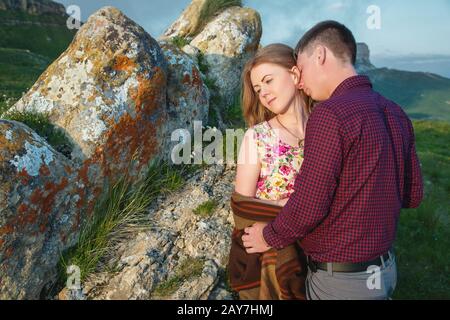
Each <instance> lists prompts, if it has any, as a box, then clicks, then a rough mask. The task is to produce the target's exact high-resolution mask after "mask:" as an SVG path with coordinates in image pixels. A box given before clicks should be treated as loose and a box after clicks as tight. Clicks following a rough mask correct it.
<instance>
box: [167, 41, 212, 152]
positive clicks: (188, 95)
mask: <svg viewBox="0 0 450 320" xmlns="http://www.w3.org/2000/svg"><path fill="white" fill-rule="evenodd" d="M160 46H161V49H162V51H163V54H164V56H165V58H166V61H167V64H168V78H167V114H168V122H167V126H166V128H165V130H166V132H167V135H166V136H167V137H168V139H166V140H167V141H169V140H170V133H171V132H173V131H174V130H176V129H180V128H183V129H188V130H189V131H190V132H191V133H192V132H193V122H194V121H195V120H197V121H202V122H203V123H204V124H206V123H207V122H208V109H209V90H208V88H207V87H206V85H205V84H204V83H203V80H202V77H201V74H200V71H199V68H198V65H197V61H196V60H194V58H192V57H191V56H189V55H188V54H186V53H184V52H183V51H182V50H181V49H179V48H178V47H176V46H174V45H172V44H170V43H168V42H164V41H161V42H160ZM166 148H167V145H165V146H164V147H163V149H165V150H167V149H166Z"/></svg>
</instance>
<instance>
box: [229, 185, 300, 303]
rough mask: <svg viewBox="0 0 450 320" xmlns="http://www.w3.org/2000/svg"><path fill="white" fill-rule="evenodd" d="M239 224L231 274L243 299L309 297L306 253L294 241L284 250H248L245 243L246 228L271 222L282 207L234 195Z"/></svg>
mask: <svg viewBox="0 0 450 320" xmlns="http://www.w3.org/2000/svg"><path fill="white" fill-rule="evenodd" d="M231 208H232V210H233V218H234V224H235V228H234V231H233V234H232V241H231V250H230V258H229V263H228V274H229V280H230V284H231V287H232V289H233V290H235V291H237V292H239V295H240V297H241V299H251V300H292V299H301V300H304V299H305V279H306V272H307V268H306V256H305V254H304V253H303V251H302V250H301V248H300V247H299V246H298V244H297V243H296V244H292V245H290V246H287V247H285V248H283V249H281V250H275V249H270V250H269V251H267V252H265V253H262V254H248V253H247V252H246V251H245V247H244V245H243V243H242V239H241V238H242V235H243V234H244V229H245V228H246V227H248V226H251V225H252V224H254V223H255V222H270V221H272V220H274V219H275V217H276V216H277V214H278V213H279V212H280V211H281V208H282V207H279V206H276V205H271V204H268V203H267V202H264V201H262V200H258V199H255V198H251V197H245V196H242V195H240V194H238V193H236V192H235V193H233V194H232V196H231Z"/></svg>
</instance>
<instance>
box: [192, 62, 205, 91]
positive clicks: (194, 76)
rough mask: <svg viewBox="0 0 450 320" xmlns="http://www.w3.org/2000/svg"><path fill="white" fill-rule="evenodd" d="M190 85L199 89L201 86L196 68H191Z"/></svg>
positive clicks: (201, 82)
mask: <svg viewBox="0 0 450 320" xmlns="http://www.w3.org/2000/svg"><path fill="white" fill-rule="evenodd" d="M192 84H193V85H194V86H196V87H197V88H201V87H202V85H203V81H202V78H201V76H200V72H199V71H198V70H197V68H196V67H192Z"/></svg>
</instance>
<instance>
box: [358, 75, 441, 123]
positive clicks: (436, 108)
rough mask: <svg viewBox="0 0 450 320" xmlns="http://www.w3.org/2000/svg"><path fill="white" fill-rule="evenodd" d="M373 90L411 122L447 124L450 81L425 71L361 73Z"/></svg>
mask: <svg viewBox="0 0 450 320" xmlns="http://www.w3.org/2000/svg"><path fill="white" fill-rule="evenodd" d="M364 74H366V75H368V76H369V78H370V79H371V80H372V82H373V85H374V88H375V90H377V91H379V92H380V93H381V94H383V95H384V96H386V97H388V98H389V99H391V100H393V101H395V102H396V103H398V104H399V105H401V106H402V107H403V108H404V110H405V111H406V112H407V113H408V115H409V116H410V117H411V118H412V119H417V120H420V119H429V120H447V121H450V79H447V78H444V77H441V76H438V75H436V74H432V73H426V72H409V71H401V70H394V69H387V68H382V69H372V70H368V71H365V72H364Z"/></svg>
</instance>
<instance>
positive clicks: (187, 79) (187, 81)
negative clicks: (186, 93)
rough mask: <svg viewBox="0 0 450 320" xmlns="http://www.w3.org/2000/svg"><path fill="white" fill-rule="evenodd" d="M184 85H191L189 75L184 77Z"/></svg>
mask: <svg viewBox="0 0 450 320" xmlns="http://www.w3.org/2000/svg"><path fill="white" fill-rule="evenodd" d="M182 82H183V84H191V77H190V76H189V74H187V73H186V74H185V75H184V77H183V81H182Z"/></svg>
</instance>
